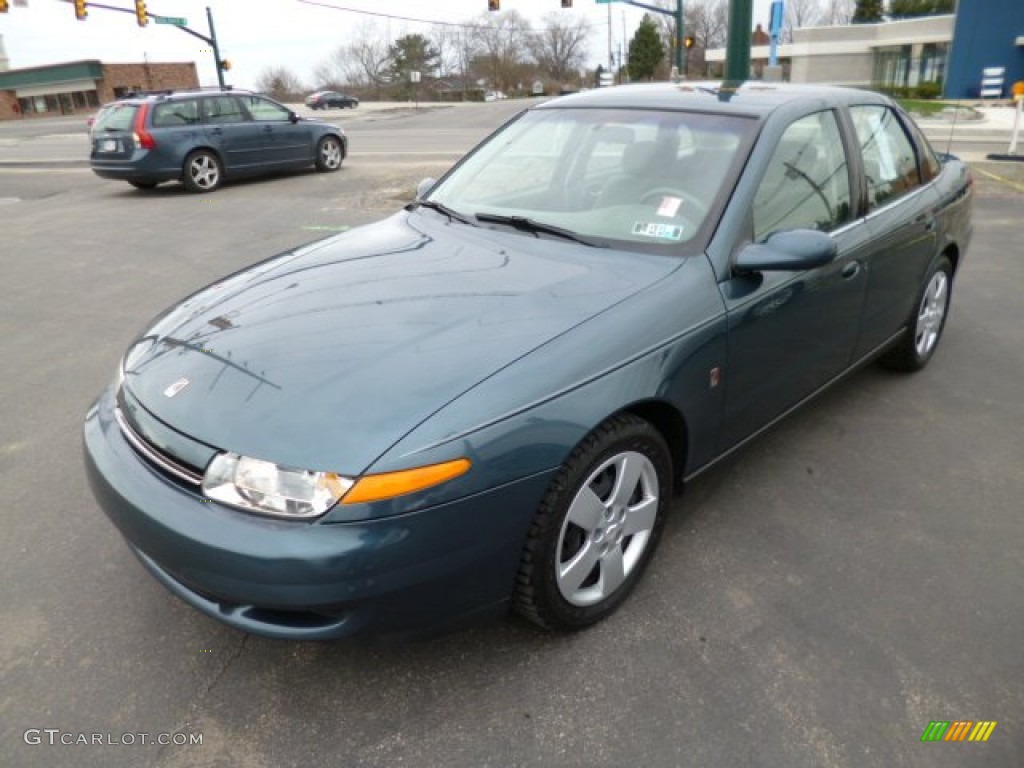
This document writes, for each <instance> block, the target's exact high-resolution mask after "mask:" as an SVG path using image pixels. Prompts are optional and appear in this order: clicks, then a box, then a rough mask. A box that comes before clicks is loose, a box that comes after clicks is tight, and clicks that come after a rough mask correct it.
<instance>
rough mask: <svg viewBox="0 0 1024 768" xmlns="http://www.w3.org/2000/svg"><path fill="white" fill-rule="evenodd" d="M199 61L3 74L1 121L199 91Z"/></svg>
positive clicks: (95, 64)
mask: <svg viewBox="0 0 1024 768" xmlns="http://www.w3.org/2000/svg"><path fill="white" fill-rule="evenodd" d="M198 86H199V76H198V74H197V72H196V65H195V62H191V61H182V62H177V61H174V62H141V63H132V64H104V63H103V62H101V61H99V60H97V59H86V60H83V61H69V62H65V63H62V64H50V65H47V66H43V67H28V68H26V69H8V70H5V71H0V120H12V119H18V118H26V117H43V116H48V117H52V116H54V115H73V114H76V113H90V112H94V111H95V110H96V108H97V107H99V106H100V105H101V104H105V103H106V102H108V101H113V100H114V99H117V98H120V97H121V96H123V95H124V94H126V93H128V92H130V91H141V90H145V91H155V90H162V89H165V88H196V87H198Z"/></svg>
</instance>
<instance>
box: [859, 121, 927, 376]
mask: <svg viewBox="0 0 1024 768" xmlns="http://www.w3.org/2000/svg"><path fill="white" fill-rule="evenodd" d="M849 111H850V118H851V122H852V123H853V127H854V131H855V134H856V137H857V144H858V150H859V152H860V155H861V163H862V165H863V167H864V176H865V182H866V185H865V186H866V191H867V224H868V228H869V230H870V232H871V253H870V255H869V256H868V258H867V262H866V266H867V273H868V281H867V296H866V298H865V302H864V319H863V324H862V327H861V332H860V338H859V339H858V341H857V347H856V352H855V354H856V355H858V356H860V355H866V354H868V353H869V352H871V351H872V350H874V349H875V348H877V347H878V346H879V345H881V344H883V343H884V342H885V341H887V340H888V339H890V338H891V337H892V336H893V335H894V334H895V333H897V332H898V331H899V329H900V328H901V327H902V326H903V325H904V324H905V323H906V322H907V320H908V319H909V318H910V317H911V314H912V313H913V311H914V304H915V302H916V299H917V295H918V293H919V291H920V288H921V285H922V284H923V281H924V278H925V273H926V271H927V269H928V265H929V263H930V262H931V260H932V258H933V257H934V256H935V253H936V248H937V247H938V235H937V233H936V227H935V217H936V213H937V209H938V207H939V195H938V192H937V191H936V190H935V188H934V185H932V184H930V183H923V182H926V181H930V179H931V178H932V176H934V170H933V169H931V167H930V166H929V165H928V164H927V162H926V158H925V157H924V156H923V155H922V150H921V148H919V147H917V146H916V145H915V143H914V141H913V140H912V139H911V136H910V135H909V134H908V132H907V130H906V126H904V124H903V123H902V121H901V120H900V118H899V116H898V115H897V114H896V112H895V110H893V109H891V108H890V107H888V106H885V105H883V104H864V105H856V106H851V107H850V110H849Z"/></svg>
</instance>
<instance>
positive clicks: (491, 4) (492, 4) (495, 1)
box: [487, 0, 501, 11]
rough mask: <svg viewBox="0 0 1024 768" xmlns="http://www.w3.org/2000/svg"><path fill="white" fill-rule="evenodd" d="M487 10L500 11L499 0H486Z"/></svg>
mask: <svg viewBox="0 0 1024 768" xmlns="http://www.w3.org/2000/svg"><path fill="white" fill-rule="evenodd" d="M487 10H488V11H500V10H501V0H487Z"/></svg>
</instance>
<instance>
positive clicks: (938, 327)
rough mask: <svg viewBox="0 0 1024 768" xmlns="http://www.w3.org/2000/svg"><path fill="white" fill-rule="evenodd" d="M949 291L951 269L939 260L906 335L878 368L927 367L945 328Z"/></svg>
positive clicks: (925, 285) (908, 370) (951, 278)
mask: <svg viewBox="0 0 1024 768" xmlns="http://www.w3.org/2000/svg"><path fill="white" fill-rule="evenodd" d="M952 288H953V265H952V264H951V263H950V261H949V259H948V258H946V257H945V256H943V257H942V258H940V259H939V261H938V263H937V264H936V265H935V268H934V269H933V270H932V271H931V272H930V273H929V274H928V279H927V280H925V283H924V287H923V288H922V289H921V293H920V295H919V296H918V300H917V303H916V304H915V312H914V315H913V316H912V317H911V318H910V321H909V323H908V325H909V331H908V332H907V333H906V334H904V335H903V337H902V338H901V339H900V341H899V343H898V344H897V345H896V346H895V347H893V348H892V349H891V350H890V351H888V352H886V353H885V354H884V355H883V356H882V357H881V358H879V362H880V363H881V364H882V365H884V366H885V367H886V368H890V369H892V370H895V371H906V372H913V371H919V370H921V369H922V368H924V367H925V366H926V365H927V364H928V361H929V360H930V359H931V357H932V355H933V354H934V352H935V348H936V347H937V346H938V345H939V339H940V338H941V337H942V331H943V329H944V328H945V327H946V314H947V312H948V311H949V299H950V291H951V290H952Z"/></svg>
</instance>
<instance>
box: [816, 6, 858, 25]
mask: <svg viewBox="0 0 1024 768" xmlns="http://www.w3.org/2000/svg"><path fill="white" fill-rule="evenodd" d="M855 7H856V2H855V0H825V5H824V7H823V8H822V12H821V23H822V24H827V25H829V26H845V25H846V24H849V23H850V20H851V19H852V18H853V11H854V8H855Z"/></svg>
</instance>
